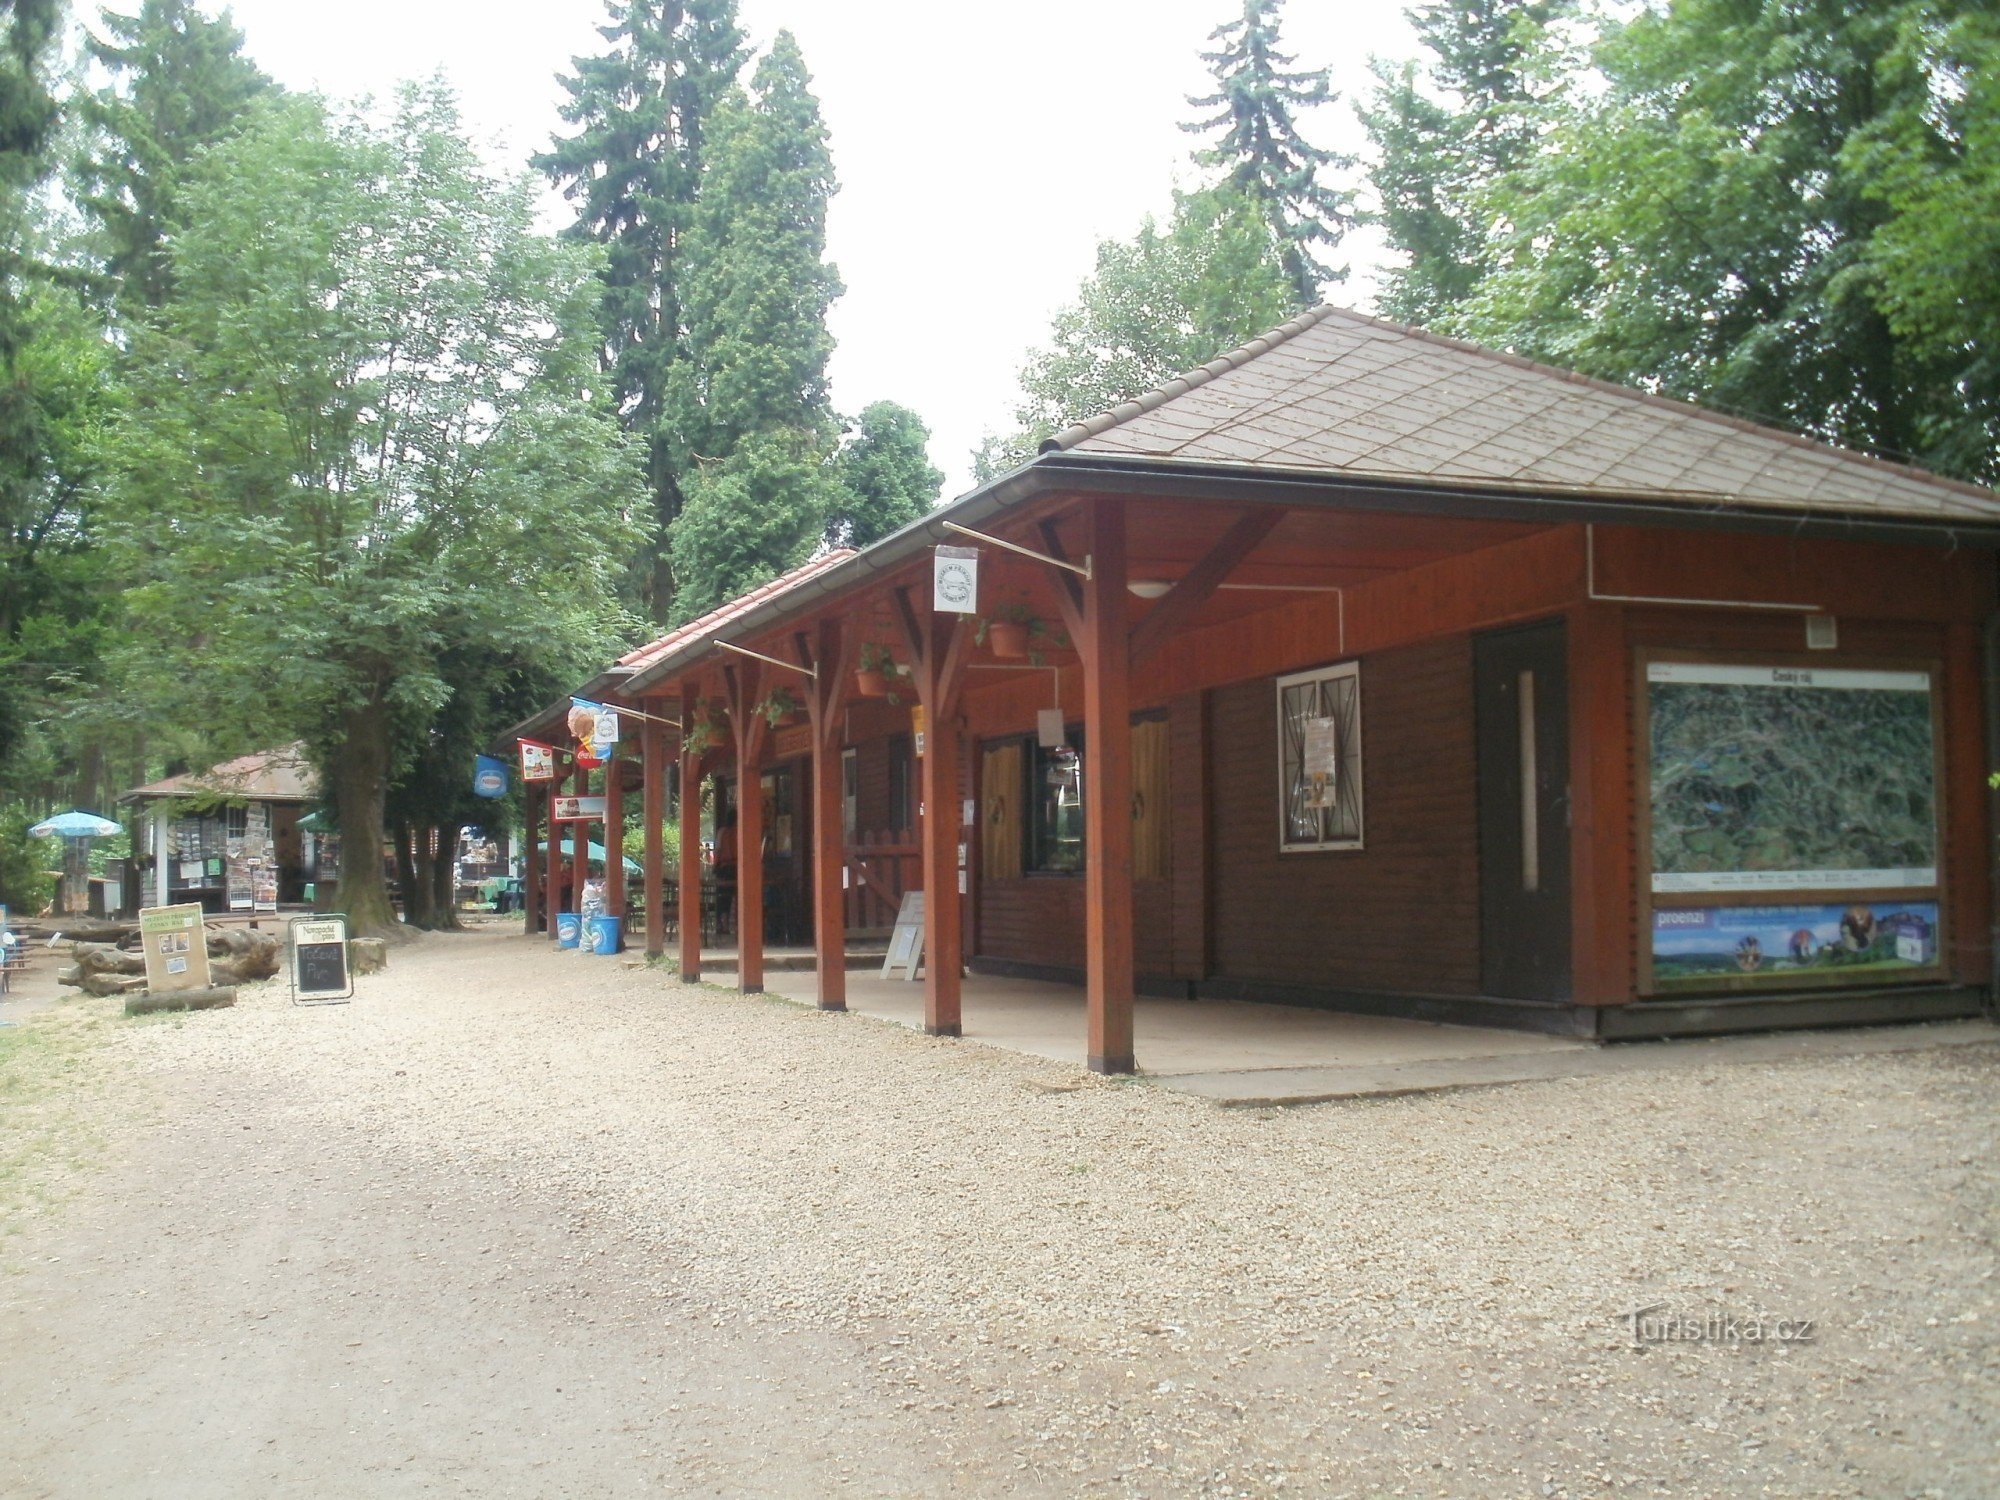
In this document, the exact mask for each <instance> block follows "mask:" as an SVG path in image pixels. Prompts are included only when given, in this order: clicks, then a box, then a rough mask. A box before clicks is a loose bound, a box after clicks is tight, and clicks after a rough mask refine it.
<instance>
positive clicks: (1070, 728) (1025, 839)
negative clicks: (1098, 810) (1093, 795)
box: [1021, 723, 1090, 880]
mask: <svg viewBox="0 0 2000 1500" xmlns="http://www.w3.org/2000/svg"><path fill="white" fill-rule="evenodd" d="M1022 738H1023V740H1024V741H1025V742H1026V744H1027V754H1026V755H1024V756H1022V758H1021V760H1022V776H1023V779H1024V781H1025V783H1026V785H1025V786H1024V787H1023V789H1022V790H1023V794H1024V798H1025V800H1024V801H1023V802H1022V804H1021V810H1022V818H1021V841H1022V847H1021V874H1022V876H1023V877H1024V878H1026V879H1030V880H1075V879H1077V878H1078V877H1079V876H1081V875H1083V874H1084V872H1085V871H1087V870H1088V869H1089V868H1090V845H1089V843H1088V842H1087V841H1086V838H1085V835H1084V833H1083V832H1082V831H1081V830H1079V831H1078V834H1077V839H1076V842H1077V844H1078V847H1079V851H1080V852H1079V855H1078V859H1077V864H1076V868H1075V869H1071V870H1051V869H1048V868H1045V867H1044V866H1043V865H1042V864H1041V863H1040V862H1039V855H1040V853H1041V848H1040V846H1041V843H1042V838H1041V821H1042V799H1041V796H1040V791H1041V788H1040V786H1039V784H1038V782H1037V779H1036V778H1037V777H1038V776H1040V775H1042V774H1043V772H1044V770H1045V762H1044V757H1045V756H1047V755H1048V754H1049V753H1050V752H1051V751H1052V750H1054V749H1055V747H1054V746H1053V745H1044V744H1043V743H1042V742H1041V739H1040V737H1039V736H1038V735H1033V734H1029V735H1023V736H1022ZM1063 744H1064V745H1065V746H1066V747H1068V748H1069V749H1070V750H1071V751H1073V752H1074V753H1075V755H1076V760H1077V770H1076V775H1077V810H1078V815H1079V816H1087V814H1085V813H1084V811H1083V809H1084V801H1083V799H1084V798H1085V797H1087V796H1089V795H1090V787H1089V784H1088V783H1087V782H1086V781H1085V780H1084V774H1083V725H1082V724H1080V723H1078V724H1070V723H1065V724H1064V725H1063Z"/></svg>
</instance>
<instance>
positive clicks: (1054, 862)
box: [1028, 729, 1083, 875]
mask: <svg viewBox="0 0 2000 1500" xmlns="http://www.w3.org/2000/svg"><path fill="white" fill-rule="evenodd" d="M1063 741H1064V742H1063V743H1062V744H1060V745H1055V746H1048V745H1041V744H1037V745H1035V746H1034V748H1033V753H1032V754H1031V755H1030V756H1029V757H1028V806H1029V808H1030V809H1031V816H1030V817H1029V819H1028V868H1029V869H1030V870H1032V871H1035V872H1037V873H1040V874H1044V875H1078V874H1081V873H1082V872H1083V731H1082V730H1081V729H1071V730H1068V731H1066V732H1065V734H1064V736H1063Z"/></svg>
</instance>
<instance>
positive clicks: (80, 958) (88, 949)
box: [75, 943, 146, 974]
mask: <svg viewBox="0 0 2000 1500" xmlns="http://www.w3.org/2000/svg"><path fill="white" fill-rule="evenodd" d="M75 951H76V966H77V967H78V968H79V969H81V970H82V971H83V972H84V973H86V974H143V973H145V972H146V955H145V954H143V953H127V952H125V950H124V949H122V948H107V947H105V946H104V945H103V944H102V943H78V944H77V945H76V950H75Z"/></svg>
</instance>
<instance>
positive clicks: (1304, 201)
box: [1181, 0, 1355, 308]
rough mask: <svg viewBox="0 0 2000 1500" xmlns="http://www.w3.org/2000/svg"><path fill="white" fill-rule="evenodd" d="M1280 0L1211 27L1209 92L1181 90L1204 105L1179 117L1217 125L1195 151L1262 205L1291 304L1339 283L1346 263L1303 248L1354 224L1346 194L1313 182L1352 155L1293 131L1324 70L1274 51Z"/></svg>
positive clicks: (1197, 127)
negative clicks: (1203, 113) (1194, 115)
mask: <svg viewBox="0 0 2000 1500" xmlns="http://www.w3.org/2000/svg"><path fill="white" fill-rule="evenodd" d="M1282 6H1283V0H1243V14H1242V16H1241V17H1239V18H1238V19H1237V20H1234V21H1230V22H1228V23H1226V24H1224V25H1222V26H1220V27H1218V28H1216V30H1215V31H1214V32H1213V33H1211V35H1210V36H1209V40H1210V41H1211V42H1214V43H1216V44H1217V46H1216V49H1215V50H1214V51H1212V52H1204V53H1202V54H1201V59H1202V61H1203V62H1205V63H1207V64H1208V70H1209V73H1210V74H1211V75H1212V76H1213V77H1214V79H1215V82H1216V91H1215V92H1214V93H1213V94H1208V95H1205V96H1202V97H1200V98H1194V97H1190V98H1189V100H1188V103H1189V104H1190V105H1192V106H1193V107H1194V108H1196V109H1212V110H1214V111H1216V113H1215V114H1213V115H1211V116H1209V117H1208V118H1207V119H1203V120H1195V121H1192V122H1189V123H1187V124H1184V125H1182V126H1181V129H1183V130H1186V131H1189V132H1191V133H1194V134H1207V133H1209V132H1211V131H1217V130H1219V131H1221V132H1222V134H1221V138H1220V139H1219V140H1217V141H1215V142H1214V143H1213V144H1212V145H1210V146H1208V147H1207V148H1205V149H1204V150H1201V151H1198V152H1196V153H1195V160H1196V161H1197V162H1199V163H1200V164H1201V165H1203V166H1210V167H1221V168H1223V169H1225V171H1226V174H1227V175H1226V177H1225V179H1224V180H1225V183H1226V184H1227V185H1228V186H1231V187H1234V188H1235V189H1236V190H1237V191H1239V192H1240V193H1242V194H1243V195H1244V196H1245V197H1246V198H1248V199H1250V200H1251V201H1252V202H1253V203H1255V204H1257V205H1258V207H1259V208H1260V209H1261V210H1262V211H1263V214H1264V217H1265V219H1266V221H1267V222H1268V223H1269V224H1270V226H1271V229H1272V232H1273V233H1274V234H1276V235H1277V237H1278V240H1279V243H1280V246H1281V247H1282V255H1283V259H1284V267H1285V274H1286V275H1287V276H1288V277H1289V278H1290V280H1291V283H1292V287H1293V290H1294V292H1295V294H1296V296H1297V299H1298V303H1299V306H1300V307H1301V308H1305V307H1310V306H1311V305H1313V304H1314V303H1316V302H1318V301H1319V291H1320V286H1321V284H1322V283H1324V282H1328V281H1341V280H1344V279H1345V278H1346V276H1347V269H1346V267H1344V266H1343V267H1340V268H1338V269H1334V268H1331V267H1329V266H1328V265H1326V264H1325V263H1324V262H1322V261H1321V260H1320V259H1319V258H1318V257H1317V256H1316V255H1315V254H1314V250H1313V247H1314V246H1316V245H1324V246H1325V247H1327V248H1328V249H1332V248H1334V247H1336V246H1338V245H1339V243H1340V241H1341V238H1342V236H1343V235H1345V234H1346V233H1347V231H1348V230H1349V229H1351V228H1352V227H1353V226H1354V223H1355V214H1354V207H1353V199H1354V195H1353V193H1352V192H1351V191H1348V190H1345V189H1340V188H1333V187H1329V186H1327V185H1325V184H1324V183H1322V182H1321V181H1320V180H1319V174H1320V173H1321V172H1322V171H1323V170H1333V171H1340V172H1345V171H1348V170H1351V169H1352V168H1353V166H1354V158H1353V157H1351V156H1344V155H1341V154H1339V153H1337V152H1333V151H1327V150H1323V149H1321V148H1320V147H1317V146H1314V145H1312V144H1311V143H1310V142H1308V141H1307V140H1306V139H1305V138H1304V137H1303V136H1301V135H1300V134H1299V129H1298V123H1297V119H1296V115H1297V112H1298V111H1299V110H1301V109H1311V108H1315V107H1317V106H1319V105H1323V104H1331V103H1333V102H1334V101H1335V100H1336V99H1337V98H1338V97H1339V96H1338V95H1337V94H1335V93H1334V92H1333V85H1332V82H1331V79H1330V70H1328V69H1326V68H1317V69H1313V68H1307V69H1299V70H1293V68H1292V64H1293V63H1294V62H1295V61H1296V59H1295V58H1294V57H1293V56H1292V55H1291V54H1289V53H1286V52H1282V51H1280V50H1279V37H1278V12H1279V10H1280V9H1281V8H1282Z"/></svg>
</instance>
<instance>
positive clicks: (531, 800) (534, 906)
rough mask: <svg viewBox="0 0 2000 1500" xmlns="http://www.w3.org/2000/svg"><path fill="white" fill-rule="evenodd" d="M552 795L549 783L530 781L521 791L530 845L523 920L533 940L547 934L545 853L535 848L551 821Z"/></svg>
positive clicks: (524, 867) (525, 857) (523, 860)
mask: <svg viewBox="0 0 2000 1500" xmlns="http://www.w3.org/2000/svg"><path fill="white" fill-rule="evenodd" d="M548 810H549V794H548V788H547V785H546V783H544V782H539V781H530V782H527V783H526V784H524V785H523V786H522V788H521V821H522V823H523V824H525V825H526V831H525V833H524V834H523V836H522V842H523V843H524V844H526V845H527V848H526V849H525V850H523V852H522V855H521V917H522V930H523V931H524V932H526V933H527V935H528V936H529V937H533V936H534V935H535V934H536V933H538V932H540V931H542V930H543V926H542V918H543V916H544V915H545V913H544V912H543V910H542V864H543V861H542V852H541V850H539V849H537V848H536V847H535V846H536V845H537V844H539V843H541V841H542V834H541V830H542V827H543V824H544V823H545V822H546V821H547V817H548Z"/></svg>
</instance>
